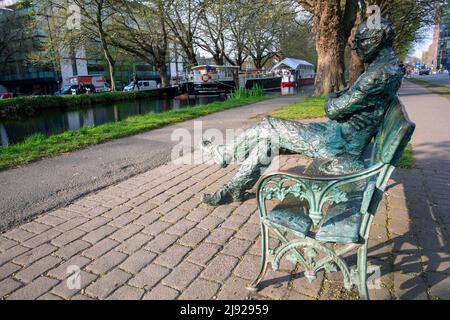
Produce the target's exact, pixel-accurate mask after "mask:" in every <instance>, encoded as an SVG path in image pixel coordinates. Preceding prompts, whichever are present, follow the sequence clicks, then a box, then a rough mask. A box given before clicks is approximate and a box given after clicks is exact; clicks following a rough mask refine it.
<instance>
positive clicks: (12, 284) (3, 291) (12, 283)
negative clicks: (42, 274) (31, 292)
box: [0, 278, 22, 299]
mask: <svg viewBox="0 0 450 320" xmlns="http://www.w3.org/2000/svg"><path fill="white" fill-rule="evenodd" d="M21 286H22V283H20V282H19V281H17V280H15V279H13V278H6V279H4V280H1V281H0V299H1V298H2V297H4V296H6V295H8V294H10V293H11V292H13V291H15V290H17V289H18V288H20V287H21Z"/></svg>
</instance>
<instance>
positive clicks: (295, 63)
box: [272, 58, 314, 71]
mask: <svg viewBox="0 0 450 320" xmlns="http://www.w3.org/2000/svg"><path fill="white" fill-rule="evenodd" d="M301 66H308V67H310V68H311V67H312V68H314V65H313V64H312V63H309V62H308V61H305V60H301V59H294V58H286V59H283V60H281V61H280V62H278V63H277V64H276V65H274V66H273V68H272V71H276V70H278V69H282V68H288V69H291V70H298V69H301Z"/></svg>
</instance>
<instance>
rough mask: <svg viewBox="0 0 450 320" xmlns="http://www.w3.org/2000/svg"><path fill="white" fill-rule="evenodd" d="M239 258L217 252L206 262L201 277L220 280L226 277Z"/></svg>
mask: <svg viewBox="0 0 450 320" xmlns="http://www.w3.org/2000/svg"><path fill="white" fill-rule="evenodd" d="M238 262H239V259H237V258H235V257H231V256H227V255H224V254H219V255H217V256H216V257H214V259H213V260H212V261H211V262H210V263H209V264H208V266H207V267H206V269H205V271H203V273H202V277H203V278H205V279H208V280H214V281H217V282H222V281H224V280H225V279H227V278H228V277H229V276H230V275H231V273H232V272H233V269H234V268H235V267H236V265H237V264H238Z"/></svg>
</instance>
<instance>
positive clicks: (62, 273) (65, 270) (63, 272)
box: [47, 255, 91, 280]
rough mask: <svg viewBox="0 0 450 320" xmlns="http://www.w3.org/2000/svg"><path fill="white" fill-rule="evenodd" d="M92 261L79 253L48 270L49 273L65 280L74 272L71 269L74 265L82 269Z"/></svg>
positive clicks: (50, 275)
mask: <svg viewBox="0 0 450 320" xmlns="http://www.w3.org/2000/svg"><path fill="white" fill-rule="evenodd" d="M90 262H91V260H90V259H88V258H86V257H83V256H80V255H77V256H74V257H72V258H70V259H69V260H67V261H66V262H64V263H62V264H60V265H59V266H57V267H56V268H53V269H51V270H50V271H48V272H47V275H48V276H49V277H52V278H56V279H58V280H64V279H66V278H67V277H69V276H70V275H71V274H72V272H70V270H72V269H73V268H74V267H77V268H79V269H82V268H84V267H85V266H86V265H88V264H89V263H90Z"/></svg>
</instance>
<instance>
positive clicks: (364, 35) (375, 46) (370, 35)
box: [352, 24, 383, 62]
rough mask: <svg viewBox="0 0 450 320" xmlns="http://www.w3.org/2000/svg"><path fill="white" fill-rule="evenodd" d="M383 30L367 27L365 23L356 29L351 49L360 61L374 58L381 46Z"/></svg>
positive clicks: (368, 60)
mask: <svg viewBox="0 0 450 320" xmlns="http://www.w3.org/2000/svg"><path fill="white" fill-rule="evenodd" d="M382 42H383V31H382V30H376V29H369V28H367V26H366V25H365V24H363V25H361V27H360V28H359V29H358V31H357V33H356V35H355V40H354V41H353V45H352V49H353V50H355V51H356V54H357V55H358V57H359V58H360V59H361V61H362V62H370V61H372V60H373V59H375V58H376V56H377V55H378V52H379V51H380V49H381V47H382Z"/></svg>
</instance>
